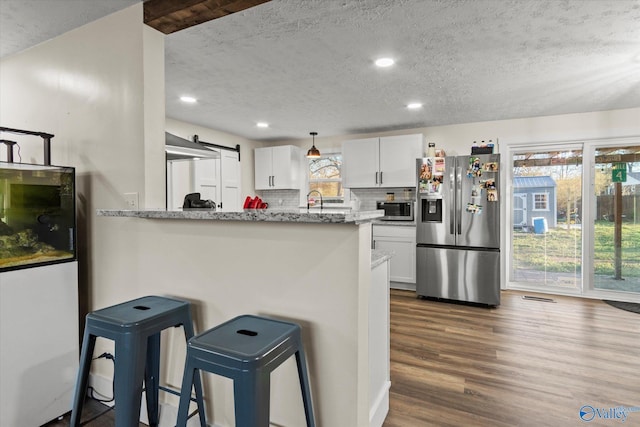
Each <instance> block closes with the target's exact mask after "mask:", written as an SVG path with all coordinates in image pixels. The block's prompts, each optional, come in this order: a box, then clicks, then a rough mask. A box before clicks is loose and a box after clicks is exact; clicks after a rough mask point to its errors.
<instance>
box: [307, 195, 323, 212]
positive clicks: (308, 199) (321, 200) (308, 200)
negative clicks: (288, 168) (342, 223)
mask: <svg viewBox="0 0 640 427" xmlns="http://www.w3.org/2000/svg"><path fill="white" fill-rule="evenodd" d="M311 193H318V195H319V196H320V211H321V212H322V193H321V192H319V191H318V190H311V191H309V192H308V193H307V212H308V211H309V196H310V195H311Z"/></svg>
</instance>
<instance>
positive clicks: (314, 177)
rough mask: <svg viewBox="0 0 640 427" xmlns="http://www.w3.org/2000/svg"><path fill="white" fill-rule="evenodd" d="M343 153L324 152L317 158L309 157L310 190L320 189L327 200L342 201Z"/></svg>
mask: <svg viewBox="0 0 640 427" xmlns="http://www.w3.org/2000/svg"><path fill="white" fill-rule="evenodd" d="M341 170H342V154H341V153H329V154H324V155H322V157H319V158H317V159H309V191H313V190H318V191H319V192H320V193H321V194H322V197H323V199H324V201H325V202H329V203H331V202H333V203H342V202H343V200H344V189H343V188H342V175H341Z"/></svg>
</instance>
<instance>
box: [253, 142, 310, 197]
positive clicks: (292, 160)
mask: <svg viewBox="0 0 640 427" xmlns="http://www.w3.org/2000/svg"><path fill="white" fill-rule="evenodd" d="M254 159H255V189H256V190H286V189H300V149H299V148H298V147H296V146H293V145H280V146H276V147H265V148H256V149H255V150H254Z"/></svg>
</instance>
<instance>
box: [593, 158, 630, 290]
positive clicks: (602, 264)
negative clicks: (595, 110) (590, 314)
mask: <svg viewBox="0 0 640 427" xmlns="http://www.w3.org/2000/svg"><path fill="white" fill-rule="evenodd" d="M594 174H595V180H594V181H595V186H594V187H595V197H596V213H595V214H596V218H595V223H594V244H593V250H594V254H593V260H594V261H593V264H594V265H593V267H594V287H595V288H596V289H609V290H617V291H627V292H640V210H639V209H640V146H630V147H606V148H599V149H597V150H596V162H595V170H594Z"/></svg>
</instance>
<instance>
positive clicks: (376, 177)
mask: <svg viewBox="0 0 640 427" xmlns="http://www.w3.org/2000/svg"><path fill="white" fill-rule="evenodd" d="M377 183H378V172H376V184H377Z"/></svg>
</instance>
